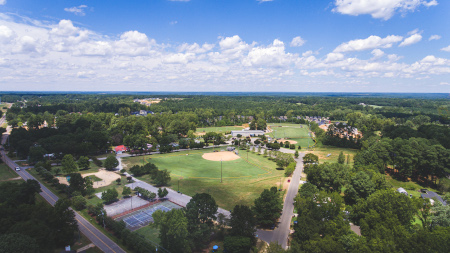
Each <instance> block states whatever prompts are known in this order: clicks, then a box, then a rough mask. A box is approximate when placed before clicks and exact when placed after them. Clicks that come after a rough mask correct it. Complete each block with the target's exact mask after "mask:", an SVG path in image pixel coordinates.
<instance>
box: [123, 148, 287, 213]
mask: <svg viewBox="0 0 450 253" xmlns="http://www.w3.org/2000/svg"><path fill="white" fill-rule="evenodd" d="M210 152H212V150H207V151H205V150H197V151H189V155H188V156H186V154H187V152H177V153H170V154H163V155H151V156H146V158H145V159H146V161H150V162H152V163H154V164H155V165H156V166H157V167H158V168H160V169H167V170H169V171H170V172H171V176H172V181H171V185H170V186H169V187H170V188H172V189H174V190H178V184H179V187H180V191H181V192H183V193H185V194H187V195H189V196H193V195H195V194H196V193H203V192H205V193H209V194H211V195H212V196H213V197H214V199H215V200H216V202H217V203H218V205H219V206H220V207H223V208H226V209H232V208H233V207H234V206H235V205H239V204H244V205H252V204H253V201H254V200H255V199H256V198H257V197H258V196H259V195H260V194H261V192H262V191H263V190H264V189H268V188H270V187H272V186H277V185H278V183H279V182H280V179H281V178H282V177H284V171H283V170H277V169H276V164H275V162H273V161H270V160H268V159H267V158H264V157H263V156H262V155H257V154H255V153H252V152H249V155H248V157H249V162H250V163H251V164H249V163H247V162H246V157H247V153H246V152H245V151H240V152H241V156H242V157H244V158H245V159H244V158H240V159H237V160H234V161H226V162H222V166H223V182H222V183H221V182H220V161H218V162H216V161H209V160H205V159H203V158H202V156H201V155H202V154H203V153H210ZM149 158H150V159H149ZM122 162H123V164H124V165H126V168H127V169H129V168H130V167H131V166H133V165H135V164H140V165H141V164H142V157H127V158H122ZM140 179H142V180H144V181H147V182H150V181H151V180H150V177H149V176H148V175H146V176H143V177H141V178H140Z"/></svg>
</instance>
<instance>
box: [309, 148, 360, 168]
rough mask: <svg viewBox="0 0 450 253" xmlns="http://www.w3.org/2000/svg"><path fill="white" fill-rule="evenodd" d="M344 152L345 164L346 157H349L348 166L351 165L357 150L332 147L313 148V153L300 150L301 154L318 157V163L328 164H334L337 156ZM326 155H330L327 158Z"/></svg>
mask: <svg viewBox="0 0 450 253" xmlns="http://www.w3.org/2000/svg"><path fill="white" fill-rule="evenodd" d="M341 151H342V152H344V155H345V159H346V160H345V162H346V163H347V155H348V154H349V155H350V165H353V157H354V156H355V155H356V152H358V150H357V149H350V148H339V147H333V146H321V147H318V148H315V149H314V150H313V151H306V150H302V151H301V152H304V153H313V154H315V155H317V156H318V157H319V162H320V163H324V162H329V163H336V162H337V160H338V157H339V154H340V153H341ZM328 154H331V155H330V156H328Z"/></svg>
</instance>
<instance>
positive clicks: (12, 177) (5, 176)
mask: <svg viewBox="0 0 450 253" xmlns="http://www.w3.org/2000/svg"><path fill="white" fill-rule="evenodd" d="M5 181H22V179H21V178H20V177H19V175H17V174H16V173H15V172H14V171H12V170H11V168H9V167H8V166H7V165H6V164H4V163H2V164H0V182H5Z"/></svg>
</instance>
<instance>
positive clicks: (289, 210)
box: [256, 149, 304, 249]
mask: <svg viewBox="0 0 450 253" xmlns="http://www.w3.org/2000/svg"><path fill="white" fill-rule="evenodd" d="M280 151H281V152H284V151H292V150H289V149H285V150H284V149H281V150H280ZM294 152H295V151H294ZM286 153H291V152H286ZM303 156H304V154H299V158H298V159H295V160H296V161H297V167H296V168H295V171H294V173H293V174H292V177H291V183H290V184H289V189H288V192H287V194H286V198H285V200H284V204H283V212H282V214H281V217H280V220H279V223H278V226H277V227H276V228H275V229H274V230H260V229H258V230H257V231H256V234H257V235H258V238H259V239H261V240H263V241H265V242H268V243H270V242H278V244H280V245H281V246H282V247H283V249H286V248H287V245H288V236H289V234H290V232H291V220H292V216H293V215H294V198H295V196H296V195H297V193H298V188H299V185H300V178H301V173H302V170H303V160H302V158H303Z"/></svg>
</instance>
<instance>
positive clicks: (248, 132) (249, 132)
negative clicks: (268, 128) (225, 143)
mask: <svg viewBox="0 0 450 253" xmlns="http://www.w3.org/2000/svg"><path fill="white" fill-rule="evenodd" d="M238 134H240V135H242V136H244V137H247V136H259V135H264V131H262V130H240V131H231V135H232V136H233V137H236V136H237V135H238Z"/></svg>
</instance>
